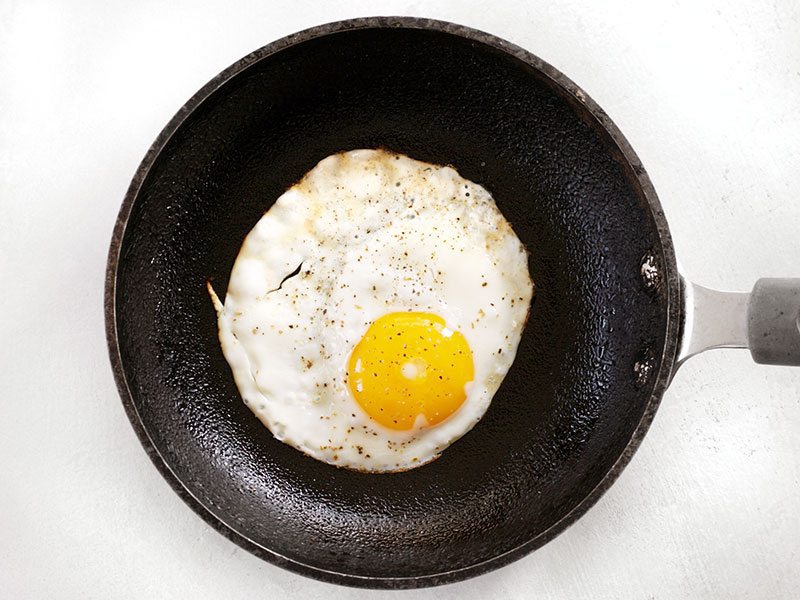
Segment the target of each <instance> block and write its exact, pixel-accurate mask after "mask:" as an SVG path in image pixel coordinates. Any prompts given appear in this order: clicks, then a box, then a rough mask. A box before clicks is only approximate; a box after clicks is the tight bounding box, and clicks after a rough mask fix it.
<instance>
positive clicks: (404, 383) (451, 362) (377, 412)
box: [347, 312, 475, 430]
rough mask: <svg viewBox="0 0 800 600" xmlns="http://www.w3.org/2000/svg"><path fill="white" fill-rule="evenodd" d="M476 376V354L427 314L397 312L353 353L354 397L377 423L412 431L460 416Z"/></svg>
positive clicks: (367, 335)
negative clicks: (419, 419) (419, 420)
mask: <svg viewBox="0 0 800 600" xmlns="http://www.w3.org/2000/svg"><path fill="white" fill-rule="evenodd" d="M474 374H475V371H474V367H473V363H472V351H471V350H470V349H469V345H468V344H467V340H466V339H465V338H464V336H463V335H462V334H461V333H459V332H458V331H452V330H449V329H447V327H446V325H445V321H444V319H442V318H441V317H439V316H437V315H434V314H430V313H422V312H404V313H400V312H396V313H389V314H386V315H383V316H382V317H380V318H379V319H377V320H376V321H375V322H374V323H373V324H372V325H371V326H370V328H369V329H368V330H367V332H366V333H365V334H364V337H363V338H361V341H360V342H359V343H358V344H357V345H356V347H355V348H354V349H353V353H352V354H351V355H350V360H349V361H348V365H347V382H348V385H349V387H350V391H351V393H352V394H353V397H354V398H355V399H356V401H357V402H358V404H359V405H360V406H361V408H363V409H364V412H366V413H367V414H368V415H369V416H370V417H372V418H373V419H374V420H375V421H377V422H378V423H380V424H381V425H384V426H385V427H388V428H390V429H401V430H403V429H411V428H412V427H414V424H415V423H416V421H417V417H418V416H419V415H422V416H424V417H425V420H426V421H427V424H428V425H429V426H433V425H436V424H438V423H441V422H442V421H444V420H445V419H446V418H447V417H449V416H450V415H452V414H453V413H454V412H456V411H457V410H458V409H459V407H460V406H461V404H462V403H463V402H464V400H465V399H466V397H467V392H466V385H467V384H468V383H469V382H470V381H472V379H473V377H474Z"/></svg>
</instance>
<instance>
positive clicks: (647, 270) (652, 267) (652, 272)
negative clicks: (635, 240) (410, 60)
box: [639, 252, 661, 293]
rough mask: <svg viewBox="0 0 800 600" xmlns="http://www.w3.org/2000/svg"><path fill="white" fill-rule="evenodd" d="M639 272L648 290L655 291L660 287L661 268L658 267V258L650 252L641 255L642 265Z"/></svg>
mask: <svg viewBox="0 0 800 600" xmlns="http://www.w3.org/2000/svg"><path fill="white" fill-rule="evenodd" d="M639 273H640V274H641V276H642V281H643V282H644V287H645V289H646V290H647V291H648V292H653V293H655V292H657V291H658V290H659V289H660V288H661V269H660V268H659V264H658V259H657V258H656V257H655V255H654V254H653V253H652V252H648V253H647V254H645V255H644V256H643V257H642V266H641V269H640V271H639Z"/></svg>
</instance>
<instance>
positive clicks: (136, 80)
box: [0, 0, 800, 600]
mask: <svg viewBox="0 0 800 600" xmlns="http://www.w3.org/2000/svg"><path fill="white" fill-rule="evenodd" d="M482 5H483V6H482ZM645 5H646V6H645ZM370 14H373V15H374V14H407V15H419V16H429V17H435V18H441V19H448V20H453V21H458V22H461V23H463V24H466V25H471V26H473V27H476V28H479V29H483V30H486V31H489V32H492V33H495V34H497V35H500V36H501V37H504V38H507V39H509V40H511V41H513V42H516V43H517V44H519V45H521V46H524V47H525V48H527V49H529V50H531V51H532V52H534V53H535V54H537V55H539V56H540V57H542V58H544V59H545V60H547V61H549V62H550V63H552V64H553V65H555V66H556V67H557V68H559V69H561V70H562V71H563V72H564V73H566V74H567V75H568V76H569V77H571V78H572V79H574V80H575V81H576V82H577V83H578V84H579V85H581V86H582V87H583V88H584V89H585V90H586V91H587V92H588V93H589V94H590V95H591V96H593V97H594V99H595V100H597V101H598V102H599V104H600V105H601V106H603V107H604V108H605V109H606V110H607V111H608V113H609V114H610V115H611V117H612V118H613V119H614V120H615V121H616V123H617V124H618V125H619V126H620V128H621V129H622V131H623V132H624V134H625V135H626V136H627V137H628V139H629V140H630V142H631V143H632V144H633V146H634V148H635V149H636V151H637V152H638V153H639V155H640V157H641V158H642V160H643V162H644V164H645V166H646V167H647V169H648V170H649V173H650V176H651V177H652V179H653V181H654V183H655V186H656V189H657V190H658V193H659V196H660V198H661V201H662V203H663V205H664V208H665V210H666V212H667V216H668V218H669V221H670V224H671V226H672V229H673V235H674V240H675V245H676V248H677V251H678V254H679V258H680V261H681V263H682V265H683V268H684V269H685V272H686V273H687V274H688V276H689V277H690V278H692V279H694V280H696V281H698V282H700V283H703V284H706V285H709V286H718V287H723V288H731V289H735V288H738V289H749V287H750V286H751V285H752V283H753V282H754V280H755V279H756V278H758V277H759V276H766V275H776V276H800V113H799V112H798V109H799V108H800V4H798V3H797V2H795V1H794V0H782V1H781V0H773V1H772V2H768V1H756V0H754V1H751V2H743V1H735V2H733V1H730V0H718V1H716V2H707V1H691V0H685V1H670V2H657V3H656V2H646V3H645V2H638V3H636V2H623V1H618V2H596V1H590V0H582V1H565V0H554V1H542V2H539V1H536V2H533V1H531V0H519V1H507V2H492V3H486V2H485V0H484V1H483V2H477V1H469V2H464V1H461V2H459V1H456V0H453V1H448V2H443V1H440V2H432V1H419V2H409V1H405V2H403V1H381V0H358V1H344V0H342V1H340V2H336V3H334V2H324V3H323V2H309V1H305V0H292V1H290V2H286V1H280V2H277V1H275V2H264V1H252V2H244V3H240V4H238V5H236V6H232V5H231V4H230V3H229V2H224V1H217V2H203V3H202V4H201V3H196V2H188V1H187V2H173V3H170V4H169V6H166V5H165V4H164V3H162V2H155V1H144V2H128V3H123V2H106V1H101V0H87V1H85V2H67V1H63V2H40V1H37V0H25V1H14V0H10V1H9V0H0V275H1V277H0V282H1V283H2V289H1V290H0V342H2V343H0V597H2V598H9V599H18V598H19V599H22V598H70V599H71V598H76V599H77V598H98V599H104V600H105V599H117V598H131V599H141V598H194V599H198V600H200V599H203V598H213V599H218V598H225V599H228V598H279V597H286V598H295V597H297V598H320V599H325V600H335V599H338V598H368V597H369V598H372V597H393V598H399V597H401V596H406V597H409V598H410V597H414V598H417V597H419V598H447V599H449V598H466V599H468V600H469V599H476V600H477V599H478V598H487V597H502V598H512V599H522V598H534V597H535V598H570V599H584V598H585V599H592V600H597V599H603V598H633V599H638V598H642V599H665V598H676V599H682V598H753V599H761V598H785V599H794V598H797V597H800V568H798V559H800V556H799V553H800V482H799V481H798V477H799V476H800V369H798V370H796V371H793V370H791V369H788V368H778V367H760V366H756V365H754V364H751V362H750V360H749V355H748V353H747V352H743V351H727V352H723V351H720V352H716V353H711V354H708V355H704V356H701V357H698V358H696V359H694V360H692V361H691V362H690V363H688V364H687V365H686V366H685V367H684V368H683V369H682V370H681V372H680V373H679V374H678V376H677V378H676V380H675V382H674V384H673V385H672V387H671V388H670V389H669V390H668V392H667V394H666V397H665V399H664V402H663V404H662V407H661V409H660V411H659V413H658V416H657V418H656V420H655V422H654V424H653V427H652V429H651V431H650V434H649V435H648V437H647V439H646V440H645V442H644V444H643V445H642V447H641V449H640V450H639V452H638V454H637V455H636V457H635V458H634V460H633V462H632V463H631V465H630V466H629V467H628V469H627V470H626V471H625V472H624V473H623V475H622V476H621V477H620V479H619V481H618V482H617V484H616V485H615V486H614V487H613V488H612V489H611V491H609V492H608V493H607V494H606V495H605V496H604V497H603V498H602V499H601V500H600V502H599V503H598V504H597V505H596V507H595V508H593V509H592V510H591V511H590V512H589V513H588V514H587V515H586V516H585V517H584V518H583V519H582V520H580V521H579V523H578V524H577V525H575V526H573V527H572V528H571V529H569V530H568V531H567V532H566V533H564V534H563V535H561V536H560V537H559V538H557V539H556V540H555V541H554V542H552V543H550V544H549V545H547V546H546V547H545V548H543V549H542V550H539V551H538V552H536V553H535V554H533V555H531V556H528V557H526V558H524V559H522V560H520V561H519V562H516V563H514V564H513V565H511V566H509V567H506V568H504V569H502V570H500V571H496V572H493V573H491V574H488V575H485V576H483V577H480V578H478V579H473V580H470V581H468V582H465V583H460V584H455V585H450V586H447V587H443V588H438V589H432V590H426V591H422V592H410V593H400V594H390V593H384V594H381V593H377V592H369V591H359V590H350V589H346V588H339V587H334V586H330V585H327V584H322V583H318V582H315V581H312V580H309V579H305V578H301V577H299V576H297V575H293V574H291V573H288V572H286V571H283V570H281V569H278V568H276V567H273V566H271V565H268V564H266V563H264V562H262V561H260V560H259V559H256V558H254V557H253V556H251V555H249V554H247V553H246V552H244V551H242V550H240V549H239V548H238V547H236V546H235V545H233V544H232V543H230V542H228V541H227V540H225V539H224V538H222V537H221V536H220V535H219V534H217V533H216V532H215V531H214V530H212V529H211V528H210V527H209V526H207V525H205V524H204V523H203V522H202V521H201V520H200V519H199V518H198V517H196V516H195V515H194V513H193V512H192V511H190V510H189V509H188V508H187V507H186V506H185V505H184V504H183V503H182V502H181V500H179V499H178V497H177V496H176V495H175V494H174V493H173V492H172V491H171V489H170V488H169V486H168V485H167V484H166V483H165V482H164V481H163V480H162V479H161V476H160V475H158V473H157V472H156V470H155V468H153V466H152V465H151V464H150V462H149V460H148V459H147V457H146V456H145V453H144V452H143V451H142V449H141V447H140V446H139V442H138V441H137V439H136V437H135V436H134V433H133V431H132V429H131V428H130V426H129V425H128V422H127V420H126V418H125V415H124V413H123V410H122V407H121V405H120V402H119V400H118V397H117V392H116V389H115V386H114V383H113V380H112V376H111V371H110V368H109V365H108V360H107V357H106V346H105V340H104V334H103V313H102V288H103V270H104V263H105V258H106V249H107V245H108V242H109V239H110V235H111V229H112V225H113V223H114V219H115V217H116V213H117V210H118V208H119V205H120V202H121V200H122V197H123V195H124V192H125V189H126V187H127V185H128V182H129V180H130V178H131V176H132V175H133V172H134V170H135V169H136V166H137V165H138V163H139V161H140V160H141V158H142V156H143V155H144V153H145V151H146V150H147V148H148V146H149V145H150V143H151V141H152V140H153V139H154V138H155V136H156V135H157V133H158V132H159V130H160V129H161V128H162V127H163V126H164V125H165V124H166V122H167V121H168V119H169V118H170V117H171V116H172V114H173V113H174V112H175V111H176V110H177V108H178V107H179V106H181V104H182V103H183V102H184V101H185V100H186V99H187V98H188V97H189V96H190V95H191V94H193V93H194V92H195V91H196V90H197V89H198V88H199V87H200V86H202V85H203V84H204V83H205V82H206V81H207V80H208V79H210V78H211V77H212V76H214V75H215V74H216V73H217V72H218V71H220V70H221V69H223V68H224V67H226V66H228V65H229V64H230V63H232V62H233V61H235V60H236V59H238V58H239V57H241V56H243V55H244V54H246V53H248V52H250V51H251V50H253V49H255V48H257V47H259V46H261V45H263V44H265V43H267V42H269V41H272V40H273V39H275V38H277V37H279V36H282V35H284V34H287V33H290V32H293V31H296V30H299V29H302V28H305V27H308V26H311V25H315V24H319V23H323V22H326V21H331V20H336V19H341V18H345V17H354V16H364V15H370Z"/></svg>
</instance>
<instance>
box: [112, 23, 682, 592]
mask: <svg viewBox="0 0 800 600" xmlns="http://www.w3.org/2000/svg"><path fill="white" fill-rule="evenodd" d="M473 33H474V32H473ZM476 35H477V34H476ZM487 39H488V40H489V41H490V42H491V43H498V42H497V40H496V39H495V38H487ZM251 62H253V64H251V65H250V66H248V67H247V68H245V69H244V70H241V72H239V73H238V74H237V75H236V76H235V77H233V78H232V79H230V80H228V81H227V82H226V83H224V84H223V85H221V87H219V88H218V89H217V90H216V91H215V92H214V93H213V94H211V95H210V97H208V98H207V99H206V100H205V101H204V102H202V103H201V104H200V105H199V107H198V108H196V110H194V112H192V113H191V114H189V116H188V117H187V118H186V120H185V121H184V123H183V125H182V126H181V127H180V128H179V129H178V130H177V132H175V133H174V135H173V136H172V138H171V139H170V140H169V141H168V143H166V146H165V147H164V148H163V151H162V152H161V153H160V154H159V155H158V156H157V157H156V158H155V162H154V163H153V164H152V166H151V168H150V170H149V173H148V174H147V175H146V177H144V180H143V181H142V182H141V188H140V190H139V193H138V196H137V197H136V199H135V202H134V203H133V206H132V209H131V212H130V217H129V220H128V222H127V227H126V229H125V234H124V238H123V239H122V242H121V246H120V247H119V250H118V252H119V264H118V268H117V281H116V285H117V287H116V296H115V301H116V311H115V315H116V326H117V332H118V340H117V343H118V345H119V353H120V357H121V361H122V372H123V373H124V378H125V380H126V381H127V385H128V387H129V389H130V393H131V402H132V407H133V408H134V409H135V411H136V413H138V417H139V419H140V420H141V424H142V425H143V427H144V429H145V430H146V432H147V434H148V435H149V438H150V442H151V443H152V445H153V446H154V447H155V450H157V453H158V454H159V455H160V456H161V457H162V458H163V460H164V461H165V463H166V464H167V465H168V466H169V470H171V472H172V474H173V475H174V476H175V477H177V479H179V480H180V481H181V482H182V483H183V485H184V486H185V487H186V489H187V490H188V491H189V492H190V494H191V495H192V496H194V498H195V499H196V500H197V501H198V502H199V503H200V504H202V505H203V506H204V507H206V508H207V509H208V510H210V511H211V512H212V513H213V514H214V515H216V516H217V517H218V518H219V519H220V520H221V521H222V522H223V523H224V524H225V525H227V526H228V527H230V528H232V529H233V530H236V531H238V532H240V533H242V534H243V535H244V536H245V537H246V538H248V539H249V540H250V541H251V542H252V543H248V542H247V541H245V540H238V541H240V543H243V544H244V545H245V546H246V547H249V548H251V549H254V548H255V546H254V545H253V544H255V545H257V546H261V547H263V548H265V549H267V551H260V553H261V555H262V556H265V557H266V558H272V559H273V560H276V562H279V563H282V564H284V565H286V564H287V562H286V560H284V559H288V561H289V563H288V566H290V567H292V568H296V569H298V570H301V571H303V572H305V573H306V574H312V575H315V576H318V577H321V578H323V579H332V580H335V581H339V582H343V581H344V582H346V583H356V584H359V583H360V584H363V585H378V586H391V585H398V586H402V585H405V584H403V583H401V582H398V583H395V584H393V583H391V582H390V581H388V580H381V579H378V580H374V581H370V580H365V581H361V582H359V581H355V580H353V579H352V578H348V577H347V576H348V575H352V576H359V577H367V578H370V577H372V578H393V577H425V576H436V575H440V574H443V573H448V572H451V571H453V570H456V569H462V568H465V567H470V566H473V565H476V564H478V563H482V562H484V561H487V560H490V559H493V558H495V557H498V556H499V555H501V554H503V553H506V552H509V551H511V550H514V549H515V548H517V547H518V546H521V545H523V544H528V546H527V548H528V549H530V548H533V547H535V546H536V545H538V543H537V540H541V541H545V540H546V539H548V538H549V537H550V536H551V535H552V534H553V532H554V531H555V530H553V531H548V530H549V529H550V528H552V527H553V526H554V525H556V524H557V523H558V522H559V521H560V520H562V519H563V518H564V517H565V516H566V515H567V514H568V513H569V512H570V511H571V510H573V509H575V508H576V507H577V506H578V505H579V503H580V502H581V501H582V500H583V499H584V498H585V497H586V496H587V495H589V494H590V492H592V490H593V489H594V488H595V487H596V486H598V485H599V484H601V482H602V481H603V478H604V476H605V475H606V473H607V472H608V471H609V470H610V469H611V468H612V466H613V465H614V463H615V462H616V461H617V460H618V458H619V457H620V455H621V454H622V453H623V451H624V450H625V449H626V446H627V445H628V442H629V440H630V439H631V437H632V435H633V433H634V429H635V428H636V427H637V425H639V422H640V420H641V419H642V417H643V415H644V413H645V411H646V409H648V404H649V403H650V401H651V394H652V393H653V390H654V385H655V383H654V382H655V379H656V377H655V375H654V376H653V377H651V378H650V380H649V381H646V382H641V381H639V382H638V383H637V378H636V374H635V372H634V365H635V363H636V362H637V360H640V359H641V357H642V356H643V354H647V353H650V354H651V355H652V356H654V357H655V362H656V364H655V368H654V370H653V373H654V374H655V373H658V371H659V363H660V360H661V356H662V352H663V350H664V347H665V341H666V338H665V336H666V331H667V291H668V289H667V288H665V287H663V286H662V288H661V289H660V291H656V292H652V291H648V290H647V289H646V288H645V286H644V285H643V283H642V279H641V276H640V263H641V260H642V257H643V256H644V255H645V254H646V253H648V252H651V251H652V252H655V255H656V259H657V260H658V261H660V262H662V263H663V262H664V261H666V262H667V264H668V265H671V264H672V263H673V262H674V258H673V257H672V254H671V253H672V249H671V246H669V245H667V246H666V250H665V249H664V248H665V246H663V245H662V242H663V239H662V238H661V237H660V236H659V231H658V229H657V226H656V222H655V221H654V217H653V215H652V213H651V210H650V205H649V204H648V200H647V198H646V197H645V193H644V192H643V191H642V188H641V186H640V184H639V180H638V179H637V177H638V176H640V175H641V174H642V173H641V172H639V173H636V172H634V170H633V169H632V168H631V167H630V165H628V163H627V162H626V160H625V159H624V158H623V157H622V153H621V152H620V151H619V149H618V148H617V146H616V144H615V143H614V141H613V140H612V139H611V137H610V136H609V135H608V134H607V133H606V131H605V129H604V128H603V126H602V125H601V124H600V123H599V122H598V121H596V120H595V119H594V118H593V117H592V116H591V114H590V113H589V112H588V110H587V109H586V108H585V107H584V106H583V105H582V103H581V101H580V100H578V99H576V98H574V97H573V96H572V95H570V94H569V93H567V92H566V91H565V90H563V89H561V88H559V87H558V86H557V85H555V84H554V83H553V81H552V80H551V79H550V78H548V77H547V76H545V75H544V74H542V73H541V72H539V71H538V70H536V69H534V68H533V67H532V66H530V65H528V64H525V63H524V62H523V61H521V60H519V59H517V58H514V57H512V56H510V55H509V54H506V53H504V52H502V51H501V50H499V49H497V48H495V47H492V46H490V45H486V44H483V43H480V42H478V41H475V40H470V39H465V38H463V37H460V36H457V35H452V34H450V33H445V32H442V31H432V30H423V29H417V28H396V27H395V28H388V29H378V28H366V29H364V28H362V29H353V30H349V31H344V32H339V33H335V34H331V35H327V36H323V37H319V38H315V39H308V40H306V41H303V42H302V43H299V44H296V45H290V46H288V47H286V48H285V49H283V50H281V51H279V52H277V53H274V54H271V55H268V56H266V58H263V59H261V60H260V61H251ZM378 146H383V147H386V148H389V149H391V150H394V151H398V152H402V153H406V154H408V155H409V156H411V157H413V158H416V159H419V160H424V161H430V162H433V163H440V164H451V165H453V166H454V167H455V168H456V169H457V170H458V171H459V173H460V174H461V175H463V176H464V177H467V178H469V179H471V180H473V181H476V182H478V183H480V184H481V185H483V186H485V187H486V188H487V189H488V190H490V191H491V192H492V193H493V195H494V197H495V199H496V201H497V204H498V206H499V207H500V209H501V210H502V212H503V214H504V215H505V216H506V218H507V219H508V220H509V221H510V222H511V224H512V226H513V227H514V229H515V231H516V232H517V235H518V236H519V237H520V239H521V240H522V242H523V243H524V244H525V245H526V246H527V248H528V249H529V251H530V261H529V266H530V270H531V274H532V276H533V279H534V281H535V282H536V286H537V295H536V298H535V301H534V304H533V306H532V311H531V316H530V320H529V322H528V325H527V328H526V329H525V333H524V336H523V338H522V343H521V345H520V348H519V352H518V354H517V358H516V361H515V363H514V366H513V368H512V369H511V371H510V372H509V374H508V375H507V377H506V379H505V381H504V382H503V385H502V387H501V388H500V390H499V392H498V393H497V395H496V396H495V398H494V400H493V402H492V405H491V407H490V409H489V410H488V412H487V413H486V415H485V417H484V418H483V419H482V420H481V422H480V423H478V425H477V426H476V427H475V428H474V429H473V430H472V431H471V432H470V433H468V434H467V435H466V436H465V437H463V438H462V439H461V440H460V441H458V442H457V443H455V444H454V445H453V446H452V447H451V448H449V449H448V450H447V451H445V452H444V454H443V455H442V457H441V458H440V459H439V460H437V461H435V462H433V463H431V464H429V465H427V466H424V467H422V468H418V469H416V470H412V471H409V472H406V473H400V474H391V475H374V474H373V475H369V474H361V473H356V472H352V471H348V470H343V469H337V468H334V467H331V466H329V465H326V464H323V463H321V462H317V461H315V460H313V459H311V458H308V457H306V456H304V455H303V454H301V453H300V452H298V451H297V450H294V449H292V448H290V447H289V446H287V445H284V444H282V443H280V442H278V441H276V440H275V439H273V437H272V435H271V434H270V432H269V431H268V430H267V429H266V428H265V427H264V426H263V425H262V424H261V423H260V422H258V421H257V420H256V418H255V417H254V416H253V415H252V414H251V412H250V411H249V410H248V409H247V408H246V407H245V405H244V404H243V403H242V401H241V400H240V398H239V395H238V393H237V390H236V387H235V385H234V382H233V378H232V376H231V373H230V370H229V368H228V365H227V363H226V362H225V359H224V358H223V355H222V352H221V350H220V346H219V342H218V339H217V328H216V321H215V315H214V311H213V309H212V306H211V302H210V301H209V298H208V296H207V294H206V291H205V288H204V285H205V282H206V280H207V278H209V277H211V278H213V283H214V285H215V287H216V289H217V291H218V292H219V293H220V295H224V292H225V289H226V285H227V277H228V275H229V273H230V270H231V267H232V265H233V261H234V259H235V257H236V254H237V252H238V250H239V247H240V244H241V242H242V240H243V239H244V237H245V235H246V234H247V232H248V231H249V230H250V228H251V227H252V226H253V225H254V224H255V223H256V222H257V221H258V219H259V218H260V216H261V215H262V214H263V212H264V211H265V210H267V209H268V208H269V207H270V205H271V203H272V202H273V201H274V200H275V199H276V198H277V197H278V196H279V195H280V194H281V193H282V192H283V191H284V190H285V189H286V188H287V187H288V186H290V185H291V184H292V183H293V182H294V181H296V180H297V179H298V178H300V177H301V176H302V175H303V174H304V173H305V172H306V171H308V170H309V169H311V168H312V167H313V166H314V165H315V164H316V163H317V162H318V161H319V160H321V159H322V158H324V157H326V156H328V155H330V154H332V153H334V152H338V151H341V150H349V149H353V148H372V147H378ZM133 189H134V188H132V190H133ZM134 191H135V190H134ZM667 242H668V238H667ZM390 251H391V249H388V248H387V252H390ZM113 252H114V250H113V249H112V253H113ZM662 378H663V377H662ZM658 391H659V392H660V390H658ZM123 395H124V394H123ZM656 395H658V394H656ZM132 418H134V419H135V415H134V416H133V417H132ZM156 460H157V459H156ZM162 470H163V467H162ZM193 504H194V506H195V507H196V508H197V503H196V502H194V503H193ZM582 510H585V507H584V509H582ZM582 510H581V511H580V512H582ZM205 517H206V518H207V519H211V520H213V518H211V517H210V516H208V515H205ZM227 534H228V535H229V536H232V537H234V538H236V536H235V534H233V533H231V532H228V533H227ZM539 543H541V542H539ZM273 552H274V553H276V554H277V555H280V556H279V557H273V556H272V553H273ZM281 557H283V558H281ZM292 561H296V562H297V563H299V564H298V565H293V564H292ZM303 565H305V566H303ZM315 569H322V570H323V571H332V572H334V573H326V572H315V571H314V570H315ZM479 570H481V567H479V568H477V569H475V572H478V571H479ZM336 573H341V574H343V575H344V577H339V576H337V575H336ZM449 578H450V579H454V578H459V577H458V576H455V577H453V576H450V577H449ZM447 579H448V577H445V578H444V579H441V580H439V579H436V578H435V577H434V578H429V579H427V580H426V579H421V580H419V581H416V582H412V583H410V584H409V585H425V584H431V583H439V582H441V581H444V580H447Z"/></svg>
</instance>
